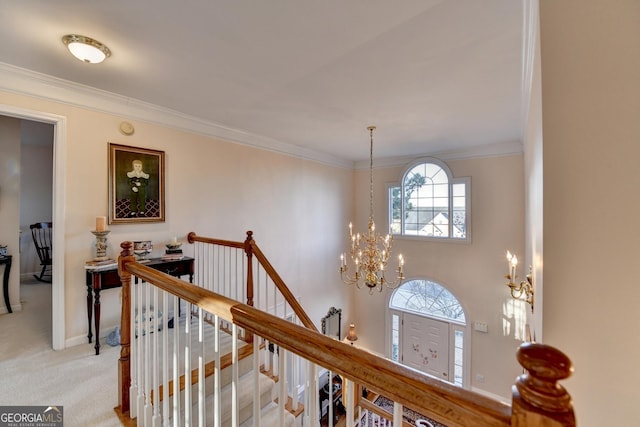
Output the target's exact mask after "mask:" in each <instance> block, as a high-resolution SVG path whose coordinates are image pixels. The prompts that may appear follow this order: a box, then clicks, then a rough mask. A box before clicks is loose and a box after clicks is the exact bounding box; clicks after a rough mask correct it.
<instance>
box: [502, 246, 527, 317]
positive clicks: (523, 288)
mask: <svg viewBox="0 0 640 427" xmlns="http://www.w3.org/2000/svg"><path fill="white" fill-rule="evenodd" d="M507 262H508V263H509V273H508V274H506V275H505V276H504V277H506V278H507V280H509V281H508V282H507V286H508V287H509V289H511V297H512V298H515V299H520V300H523V301H526V302H528V303H529V304H530V305H531V313H533V280H532V278H531V266H529V274H527V277H526V279H527V280H523V281H521V282H520V283H516V279H517V278H518V276H517V274H516V266H517V265H518V257H516V256H515V255H512V254H511V252H509V251H507Z"/></svg>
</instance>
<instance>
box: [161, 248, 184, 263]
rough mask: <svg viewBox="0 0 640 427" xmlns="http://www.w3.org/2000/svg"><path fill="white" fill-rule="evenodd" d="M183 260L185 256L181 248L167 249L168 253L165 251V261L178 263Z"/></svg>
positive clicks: (163, 256) (163, 257)
mask: <svg viewBox="0 0 640 427" xmlns="http://www.w3.org/2000/svg"><path fill="white" fill-rule="evenodd" d="M182 258H184V255H183V254H182V249H180V248H177V249H167V250H166V251H164V255H162V259H163V260H164V261H177V260H181V259H182Z"/></svg>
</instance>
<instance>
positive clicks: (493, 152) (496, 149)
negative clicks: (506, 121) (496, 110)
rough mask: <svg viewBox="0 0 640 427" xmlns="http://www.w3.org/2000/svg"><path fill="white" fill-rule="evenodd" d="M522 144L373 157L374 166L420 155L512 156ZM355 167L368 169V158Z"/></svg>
mask: <svg viewBox="0 0 640 427" xmlns="http://www.w3.org/2000/svg"><path fill="white" fill-rule="evenodd" d="M522 153H523V146H522V142H520V141H508V142H498V143H495V144H487V145H479V146H477V147H471V148H465V149H463V150H452V151H441V152H437V153H423V154H422V155H418V156H402V157H387V158H382V159H374V160H373V161H374V167H375V168H392V167H398V166H406V165H407V164H409V163H411V162H415V161H416V160H418V159H420V158H422V157H435V158H437V159H439V160H444V161H447V160H464V159H474V158H483V157H500V156H513V155H515V154H522ZM355 169H369V160H361V161H358V162H356V164H355Z"/></svg>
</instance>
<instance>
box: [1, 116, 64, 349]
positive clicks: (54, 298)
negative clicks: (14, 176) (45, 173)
mask: <svg viewBox="0 0 640 427" xmlns="http://www.w3.org/2000/svg"><path fill="white" fill-rule="evenodd" d="M0 115H3V116H7V117H13V118H17V119H22V120H28V121H34V122H40V123H46V124H48V125H52V126H53V162H52V163H53V180H52V183H51V188H52V222H53V223H54V224H55V225H56V226H55V228H54V234H53V252H54V253H57V254H64V252H65V241H64V236H65V226H64V207H65V193H64V182H65V164H64V162H65V157H66V156H65V153H66V118H65V117H63V116H59V115H55V114H50V113H45V112H41V111H35V110H28V109H24V108H19V107H15V106H11V105H3V104H0ZM18 222H19V221H18ZM18 228H19V223H16V224H15V229H18ZM14 246H16V247H17V246H19V243H18V239H17V238H16V239H15V245H14ZM16 271H18V269H16ZM64 274H65V271H64V256H57V257H54V259H53V270H52V280H51V325H52V346H53V349H54V350H62V349H64V348H65V318H64V312H65V298H64ZM11 286H12V287H13V286H15V287H19V281H18V280H16V281H15V282H12V283H11ZM16 293H17V292H16Z"/></svg>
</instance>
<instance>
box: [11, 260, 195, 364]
mask: <svg viewBox="0 0 640 427" xmlns="http://www.w3.org/2000/svg"><path fill="white" fill-rule="evenodd" d="M144 265H146V266H148V267H151V268H154V269H156V270H159V271H162V272H163V273H166V274H170V275H171V276H175V277H182V276H185V275H187V274H188V275H189V283H193V258H190V257H184V258H182V259H179V260H167V261H166V260H163V259H162V258H152V259H150V260H149V261H148V262H145V263H144ZM135 280H136V283H137V278H135ZM86 283H87V321H88V323H89V335H87V338H88V339H89V343H91V339H92V338H93V333H92V331H91V317H92V313H93V322H94V324H95V328H96V344H95V349H96V354H100V291H102V290H104V289H113V288H119V287H121V286H122V282H121V281H120V276H119V275H118V267H113V268H110V269H107V270H97V271H96V270H87V271H86ZM5 301H8V299H6V294H5Z"/></svg>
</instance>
